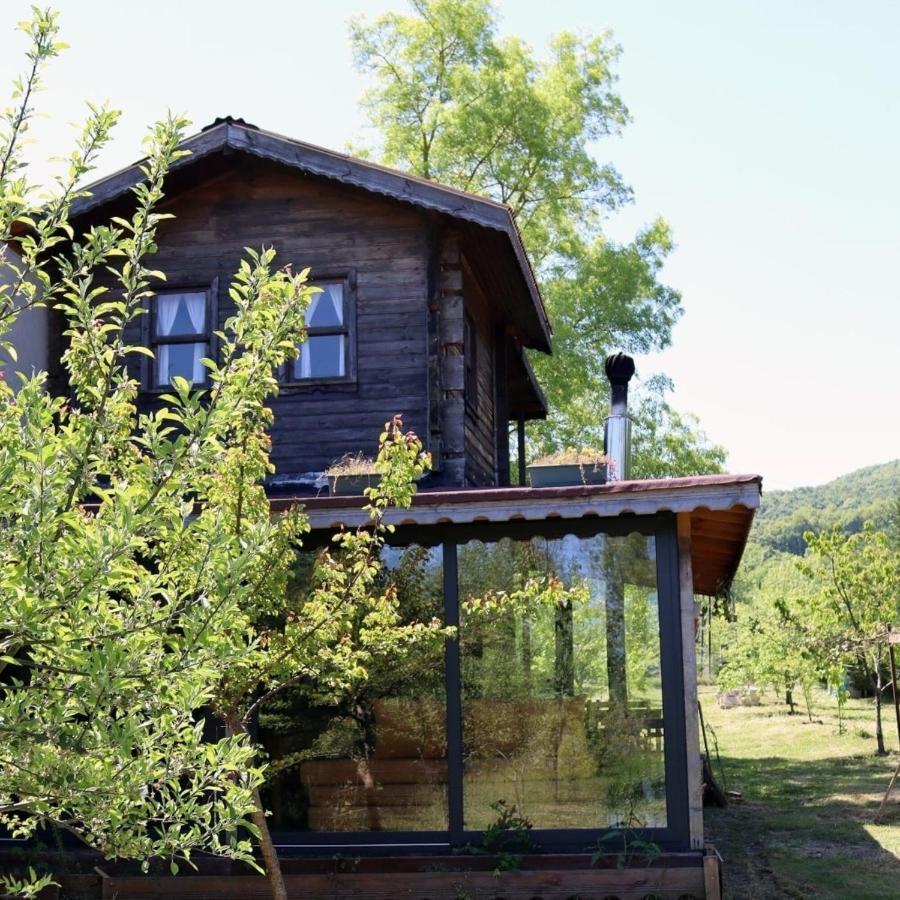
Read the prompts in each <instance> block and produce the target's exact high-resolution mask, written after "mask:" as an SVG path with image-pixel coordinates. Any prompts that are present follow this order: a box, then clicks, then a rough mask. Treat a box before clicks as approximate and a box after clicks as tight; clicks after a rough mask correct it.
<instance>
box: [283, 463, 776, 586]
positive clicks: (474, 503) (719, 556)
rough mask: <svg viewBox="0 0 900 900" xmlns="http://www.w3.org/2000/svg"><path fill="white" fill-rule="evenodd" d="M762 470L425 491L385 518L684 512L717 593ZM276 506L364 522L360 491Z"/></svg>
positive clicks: (699, 579)
mask: <svg viewBox="0 0 900 900" xmlns="http://www.w3.org/2000/svg"><path fill="white" fill-rule="evenodd" d="M761 490H762V478H761V476H759V475H704V476H696V477H692V478H663V479H653V480H646V481H617V482H612V483H609V484H605V485H577V486H573V487H562V488H527V487H509V488H470V489H465V490H460V489H456V490H425V491H420V492H419V493H418V494H416V496H415V497H414V498H413V503H412V506H411V507H410V508H409V509H404V510H398V509H392V510H390V511H389V512H388V515H387V517H386V521H388V522H389V523H391V524H393V525H398V526H414V527H421V528H429V527H434V526H441V525H452V524H474V523H498V524H502V523H503V522H516V521H519V522H521V521H534V522H537V521H542V520H549V519H553V520H561V519H562V520H566V519H568V520H573V521H577V520H584V519H585V518H595V519H596V518H617V517H620V516H643V515H658V514H660V513H666V512H670V513H686V514H688V515H689V517H690V522H691V534H692V541H691V561H692V564H693V574H694V590H695V592H696V593H698V594H710V595H715V594H721V593H722V592H723V591H725V590H727V589H728V587H729V585H730V584H731V581H732V579H733V578H734V575H735V573H736V572H737V568H738V565H739V563H740V560H741V556H742V554H743V551H744V546H745V544H746V542H747V536H748V535H749V532H750V526H751V525H752V523H753V515H754V512H755V510H756V508H757V507H758V506H759V500H760V494H761ZM271 504H272V509H273V511H278V510H283V509H287V508H290V507H291V506H295V505H301V506H303V507H304V508H305V510H306V514H307V516H308V517H309V520H310V525H311V526H312V528H313V529H314V530H325V531H328V530H335V529H338V528H342V527H347V528H353V527H357V526H359V525H364V524H365V523H366V521H367V517H366V514H365V513H364V512H363V510H362V505H363V501H362V498H360V497H333V496H327V497H299V496H298V497H279V498H272V500H271Z"/></svg>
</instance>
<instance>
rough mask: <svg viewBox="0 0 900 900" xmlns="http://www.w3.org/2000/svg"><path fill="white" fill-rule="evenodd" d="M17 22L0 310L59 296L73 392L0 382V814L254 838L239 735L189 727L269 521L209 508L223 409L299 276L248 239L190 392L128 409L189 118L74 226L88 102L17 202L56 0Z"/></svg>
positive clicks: (179, 852)
mask: <svg viewBox="0 0 900 900" xmlns="http://www.w3.org/2000/svg"><path fill="white" fill-rule="evenodd" d="M22 28H23V30H24V31H25V32H26V33H27V35H28V37H29V39H30V42H31V46H30V50H29V60H30V63H31V66H30V71H29V73H28V74H27V75H26V76H25V77H24V78H23V79H22V80H21V81H20V82H17V84H16V89H15V100H16V104H17V105H15V106H14V107H13V109H12V110H11V111H10V112H8V113H7V114H6V116H5V119H4V130H3V134H2V138H0V239H2V241H3V246H4V252H3V253H2V255H0V266H2V268H3V270H4V275H5V276H6V277H5V278H4V279H3V283H2V285H0V323H2V327H3V329H4V331H6V330H8V328H9V327H10V326H11V324H12V323H13V322H14V321H15V319H16V316H17V315H18V314H19V313H20V311H21V309H22V308H23V307H28V306H38V305H49V304H53V305H54V306H55V308H56V309H58V310H59V311H60V312H61V314H62V315H63V316H64V318H65V321H66V335H67V337H68V339H69V348H68V349H67V351H66V352H65V355H64V358H63V364H64V365H65V367H66V369H67V370H68V374H69V380H70V387H71V399H66V398H64V397H54V396H51V395H50V394H49V393H48V392H47V391H46V389H45V387H46V376H45V374H44V373H39V374H37V375H35V376H33V377H24V378H22V380H21V384H20V385H19V386H18V387H17V388H14V387H13V386H12V385H11V384H9V383H8V382H7V381H5V380H4V381H0V483H2V486H3V489H2V492H0V520H2V522H3V529H2V537H0V591H2V593H3V596H4V603H3V606H2V609H0V667H2V671H0V732H2V741H0V824H2V825H3V826H4V827H5V828H7V829H8V830H9V831H10V832H11V833H12V834H13V835H15V836H19V837H28V836H31V835H33V834H35V832H37V831H38V830H39V829H41V828H45V827H47V826H56V827H59V828H61V829H65V830H67V831H70V832H72V833H73V834H75V835H77V836H78V837H80V838H81V839H82V840H84V841H85V842H86V843H87V844H89V845H91V846H93V847H96V848H97V849H99V850H101V851H102V852H103V853H104V854H105V855H106V856H108V857H111V858H113V857H127V858H136V859H141V860H147V859H149V858H150V857H157V856H165V857H169V858H171V859H172V860H173V865H174V859H175V858H176V857H181V858H185V859H189V858H190V856H191V854H192V853H193V852H195V851H198V850H204V851H211V852H213V853H220V854H226V855H230V856H233V857H238V858H244V859H250V858H251V851H252V846H251V843H250V841H249V837H248V832H247V831H246V830H244V829H250V830H252V825H250V823H249V816H250V814H251V813H252V811H253V809H254V801H253V792H254V789H255V788H256V786H257V785H258V783H259V781H260V778H261V774H260V771H259V769H258V768H257V767H255V766H254V765H253V764H252V747H250V746H249V744H248V742H247V741H246V740H243V739H241V738H236V737H230V738H227V739H224V740H221V741H218V742H215V743H212V744H206V743H204V741H203V733H202V732H203V727H202V722H200V721H198V719H197V716H196V715H195V713H194V711H195V710H197V709H199V708H200V707H202V706H204V705H205V704H207V703H208V702H209V701H210V700H211V699H212V689H213V687H214V685H215V683H216V673H217V672H218V671H219V667H220V666H221V665H222V664H223V662H228V661H229V660H231V659H232V657H234V656H235V655H236V654H237V655H239V654H240V653H242V652H243V646H242V645H241V643H240V641H239V640H238V638H240V637H241V636H240V635H238V634H235V633H234V630H233V625H232V621H233V619H232V616H233V615H234V614H236V613H237V612H238V611H239V610H240V609H241V608H242V607H243V606H245V605H246V604H248V603H249V602H250V598H252V596H253V594H254V592H255V583H254V578H253V577H252V575H253V573H255V572H257V571H258V567H259V560H265V559H267V558H269V557H270V556H271V554H272V553H273V552H274V551H276V550H279V549H280V547H281V543H282V540H283V538H282V534H283V531H284V525H283V524H282V523H281V522H278V521H270V519H269V516H268V514H267V512H266V514H262V513H261V512H259V511H254V512H253V514H252V516H251V517H250V518H249V519H248V524H247V528H246V529H245V532H244V533H243V535H242V536H241V538H240V539H237V538H236V537H235V536H234V535H233V534H230V533H228V532H227V531H225V530H223V529H222V527H221V525H222V522H223V519H224V517H225V515H226V514H227V511H228V509H229V507H230V505H231V503H232V498H231V497H230V495H229V493H228V490H227V487H226V486H227V485H229V484H231V483H233V482H234V481H235V479H236V478H237V477H238V471H237V469H238V467H239V465H240V462H241V456H240V454H241V450H242V448H241V447H240V446H239V445H237V444H236V443H235V441H236V438H237V437H238V436H239V435H238V433H237V432H236V431H235V429H234V427H233V423H234V422H235V421H241V420H242V419H244V418H245V417H252V418H255V420H256V421H260V420H261V413H260V410H261V408H262V401H263V399H264V397H265V395H266V394H267V393H268V392H269V388H270V386H271V382H269V381H267V380H266V379H265V378H264V377H260V376H261V375H262V374H263V373H265V372H268V371H269V370H270V369H271V367H272V366H273V365H278V364H281V363H282V362H284V361H285V360H286V359H287V358H288V357H289V356H290V355H291V354H292V353H293V352H294V350H293V346H294V344H293V341H294V339H295V337H296V335H298V334H299V333H300V332H301V329H302V324H303V320H302V310H303V308H304V306H305V301H306V296H307V294H308V289H307V288H306V287H305V286H304V283H303V282H304V275H303V274H302V273H301V275H299V276H292V275H290V274H289V273H287V272H272V271H271V268H270V265H269V264H270V262H271V254H270V253H264V254H261V255H256V256H252V257H251V261H250V262H249V263H245V264H244V266H243V267H242V270H241V272H240V273H239V275H238V279H237V285H238V287H239V289H241V290H243V292H244V297H245V303H244V305H243V308H242V309H241V310H240V311H239V313H238V314H237V316H235V318H234V319H233V320H232V321H231V322H230V323H229V325H228V326H227V328H226V332H227V334H226V335H225V338H226V345H227V346H230V347H231V348H232V350H233V352H231V354H230V355H229V356H228V358H227V359H226V360H225V361H224V362H223V364H222V365H217V364H215V363H214V362H212V361H208V362H207V366H208V369H209V378H210V385H211V387H210V390H209V394H208V396H207V398H206V401H205V402H204V403H202V404H201V402H200V400H199V398H198V396H197V395H196V394H192V393H191V392H190V390H189V387H188V385H187V384H186V383H185V382H183V381H178V380H176V382H175V384H174V385H173V391H172V393H171V394H170V395H168V396H167V397H165V398H164V402H165V404H166V405H165V407H164V408H163V409H162V410H160V411H159V412H156V413H153V414H148V415H138V413H137V412H136V405H135V400H136V393H137V385H136V384H135V383H134V381H133V380H131V379H129V378H128V376H127V373H126V370H125V361H126V359H127V358H128V357H129V356H130V355H131V354H133V353H139V352H146V351H144V350H143V348H140V347H134V346H130V345H128V344H127V343H126V340H125V330H126V327H127V326H128V324H129V323H130V322H132V321H133V320H134V319H135V318H136V317H138V316H139V315H141V314H142V313H143V303H144V300H145V298H146V297H147V296H148V295H149V294H150V293H151V292H152V285H153V284H154V283H155V282H156V281H158V280H159V278H160V277H161V275H160V273H157V272H154V271H153V270H152V269H150V268H149V267H148V265H147V257H148V256H149V255H151V254H152V253H153V251H154V248H155V239H156V229H157V225H158V223H159V221H160V220H161V219H162V218H163V216H162V215H160V214H159V213H157V212H156V211H155V209H156V206H157V204H158V202H159V200H160V198H161V197H162V184H163V180H164V178H165V176H166V173H167V171H168V169H169V166H170V165H171V163H172V161H173V160H174V159H176V158H177V156H178V155H179V151H178V150H177V145H178V143H179V141H180V139H181V133H182V130H183V127H184V122H183V120H181V119H179V118H169V119H168V120H167V121H164V122H161V123H159V124H157V125H156V126H154V128H153V129H152V130H151V132H150V135H149V137H148V139H147V142H146V148H145V149H146V151H147V160H146V162H145V164H144V175H145V182H144V183H142V184H141V185H139V186H138V187H136V188H135V190H134V194H135V211H134V213H133V215H132V217H131V218H130V219H117V220H115V222H114V223H112V224H111V225H108V226H97V227H95V228H92V229H91V230H90V231H89V232H88V233H87V234H85V235H83V236H82V237H80V238H79V239H78V240H77V241H75V242H73V241H72V239H73V232H72V229H71V228H70V226H69V224H68V211H69V208H70V205H71V203H72V201H73V200H74V199H75V198H77V197H78V196H81V194H80V192H79V191H78V189H77V187H76V185H77V183H78V182H79V181H80V180H81V179H82V177H83V176H84V175H85V174H86V173H87V172H88V171H89V170H90V168H91V167H92V164H93V161H94V159H95V157H96V154H97V153H98V152H99V150H100V149H101V148H102V147H103V146H104V144H105V143H106V142H107V140H108V138H109V135H110V130H111V128H112V126H113V124H114V123H115V119H116V114H115V113H113V112H111V111H109V110H107V109H105V108H92V109H91V110H90V114H89V116H88V120H87V123H86V125H85V127H84V130H83V131H82V134H81V137H80V138H79V140H78V143H77V147H76V150H75V151H74V153H73V154H72V156H71V157H70V159H69V163H68V167H67V170H66V172H65V173H64V174H63V175H62V176H60V178H59V179H58V181H57V185H56V190H55V192H53V193H52V194H51V195H50V196H49V197H47V198H41V199H36V198H35V191H34V189H33V188H31V186H30V185H29V184H28V182H27V179H26V178H25V175H24V169H25V161H24V159H23V158H22V155H21V147H22V139H23V135H24V134H25V133H26V132H27V128H28V123H29V122H30V120H31V118H32V116H33V106H32V100H33V97H34V94H35V92H36V90H37V88H38V87H39V85H40V81H41V74H42V70H43V67H44V65H45V64H46V62H47V61H49V60H50V59H52V58H53V57H54V56H55V55H56V54H57V53H58V52H59V50H60V47H61V45H60V44H59V42H58V41H57V39H56V38H57V23H56V17H55V15H54V14H53V13H50V12H43V11H41V10H38V9H35V10H34V12H33V16H32V19H31V20H30V21H28V22H26V23H23V25H22ZM23 229H24V233H23ZM12 247H16V248H17V250H13V249H11V248H12ZM7 348H8V350H9V351H10V352H14V350H13V349H12V348H11V347H9V345H8V342H7ZM18 888H21V885H18Z"/></svg>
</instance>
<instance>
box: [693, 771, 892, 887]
mask: <svg viewBox="0 0 900 900" xmlns="http://www.w3.org/2000/svg"><path fill="white" fill-rule="evenodd" d="M722 763H723V768H724V772H725V776H726V780H727V785H728V788H729V789H731V790H739V791H742V792H743V795H744V799H743V801H742V802H736V803H733V804H732V805H731V806H729V807H728V808H727V809H724V810H719V809H707V810H706V830H707V840H708V841H710V842H711V843H713V844H715V846H716V847H717V848H718V850H719V852H720V853H721V854H722V857H723V859H724V861H725V883H726V897H728V898H729V900H757V898H759V900H762V898H784V897H790V898H801V897H802V898H809V897H816V898H819V897H821V898H826V900H851V898H852V900H870V898H871V900H874V898H897V897H900V860H898V858H897V856H896V855H895V852H891V851H892V850H894V851H896V850H897V849H898V848H897V847H892V848H886V847H885V846H883V845H882V843H881V842H879V840H877V839H876V837H874V836H873V834H872V830H876V831H877V828H876V829H873V825H874V824H875V822H874V819H875V813H876V811H877V808H878V805H879V803H880V801H881V797H882V795H883V794H884V790H885V788H886V787H887V782H888V778H889V777H890V773H891V771H892V770H893V768H894V766H896V764H897V760H896V757H887V758H885V757H875V756H854V757H835V758H829V759H823V760H816V761H810V760H796V759H784V758H781V757H775V756H770V757H757V758H753V759H746V758H732V757H727V756H725V757H723V758H722ZM878 825H880V826H890V825H893V826H897V825H900V792H898V794H895V795H894V797H893V798H892V801H891V803H890V804H889V807H888V809H887V810H886V812H885V815H884V816H883V817H882V819H881V820H880V821H879V823H878ZM885 830H890V831H893V832H896V828H894V829H885Z"/></svg>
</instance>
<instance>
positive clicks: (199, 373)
mask: <svg viewBox="0 0 900 900" xmlns="http://www.w3.org/2000/svg"><path fill="white" fill-rule="evenodd" d="M191 346H192V347H193V349H194V373H193V375H192V376H191V381H193V382H194V384H203V380H204V379H205V378H206V369H205V368H204V366H203V363H201V362H200V360H201V359H203V357H204V356H206V344H191Z"/></svg>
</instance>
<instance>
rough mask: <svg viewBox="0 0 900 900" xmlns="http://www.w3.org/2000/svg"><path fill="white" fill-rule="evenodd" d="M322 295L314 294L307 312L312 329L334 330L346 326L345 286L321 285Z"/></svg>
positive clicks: (338, 284) (307, 321)
mask: <svg viewBox="0 0 900 900" xmlns="http://www.w3.org/2000/svg"><path fill="white" fill-rule="evenodd" d="M318 287H321V288H322V293H321V294H314V295H313V298H312V300H311V301H310V304H309V309H307V310H306V324H307V325H308V326H309V327H310V328H334V327H337V326H341V325H343V324H344V285H343V284H340V283H336V284H321V285H318Z"/></svg>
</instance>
